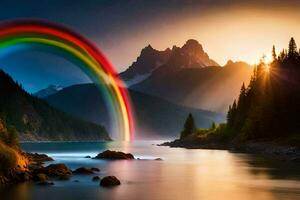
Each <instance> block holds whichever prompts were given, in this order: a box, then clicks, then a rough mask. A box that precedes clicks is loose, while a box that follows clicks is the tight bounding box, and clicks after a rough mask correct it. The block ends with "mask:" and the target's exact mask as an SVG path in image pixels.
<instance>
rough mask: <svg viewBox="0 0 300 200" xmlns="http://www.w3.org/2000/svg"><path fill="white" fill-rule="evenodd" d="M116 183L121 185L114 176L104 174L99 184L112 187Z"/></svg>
mask: <svg viewBox="0 0 300 200" xmlns="http://www.w3.org/2000/svg"><path fill="white" fill-rule="evenodd" d="M117 185H121V182H120V181H119V179H117V178H116V177H115V176H106V177H104V178H103V179H101V181H100V186H102V187H113V186H117Z"/></svg>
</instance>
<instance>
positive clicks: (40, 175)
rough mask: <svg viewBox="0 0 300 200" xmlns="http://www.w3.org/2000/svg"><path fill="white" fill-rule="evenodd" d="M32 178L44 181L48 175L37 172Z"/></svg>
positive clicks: (47, 178)
mask: <svg viewBox="0 0 300 200" xmlns="http://www.w3.org/2000/svg"><path fill="white" fill-rule="evenodd" d="M33 180H34V181H37V182H46V181H48V180H49V177H48V176H47V175H46V174H43V173H38V174H36V175H34V176H33Z"/></svg>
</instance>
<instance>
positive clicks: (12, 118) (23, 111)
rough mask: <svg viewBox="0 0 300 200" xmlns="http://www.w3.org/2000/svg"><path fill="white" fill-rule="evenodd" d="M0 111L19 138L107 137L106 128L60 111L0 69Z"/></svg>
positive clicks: (90, 138) (98, 138)
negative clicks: (24, 88) (31, 93)
mask: <svg viewBox="0 0 300 200" xmlns="http://www.w3.org/2000/svg"><path fill="white" fill-rule="evenodd" d="M0 91H1V93H0V114H1V118H3V119H4V121H5V122H6V124H7V125H8V126H13V127H15V128H16V130H17V132H18V133H19V137H20V139H21V140H92V139H97V140H108V139H110V138H109V136H108V134H107V132H106V130H105V128H104V127H102V126H100V125H96V124H94V123H90V122H86V121H82V120H80V119H78V118H75V117H72V116H71V115H69V114H66V113H64V112H62V111H59V110H57V109H55V108H53V107H51V106H49V105H48V104H47V102H45V101H43V100H40V99H38V98H36V97H33V96H31V95H30V94H28V93H27V92H26V91H25V90H23V89H22V86H21V85H20V84H18V83H16V82H15V81H14V80H13V79H12V78H11V77H10V76H9V75H8V74H6V73H5V72H4V71H2V70H0Z"/></svg>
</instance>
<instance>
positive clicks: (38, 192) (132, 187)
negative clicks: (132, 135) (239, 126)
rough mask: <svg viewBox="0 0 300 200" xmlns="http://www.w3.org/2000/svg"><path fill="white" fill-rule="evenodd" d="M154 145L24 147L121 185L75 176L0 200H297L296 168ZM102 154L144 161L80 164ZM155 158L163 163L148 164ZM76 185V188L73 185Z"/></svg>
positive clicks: (298, 170) (239, 156) (299, 191)
mask: <svg viewBox="0 0 300 200" xmlns="http://www.w3.org/2000/svg"><path fill="white" fill-rule="evenodd" d="M152 143H154V142H153V141H151V142H136V143H115V142H109V143H105V144H103V143H88V144H86V143H82V144H80V143H76V144H72V143H67V144H42V145H41V144H40V145H25V146H24V148H25V149H27V150H30V151H36V152H44V153H49V154H50V155H51V156H53V157H54V159H55V160H56V161H55V162H64V163H66V164H67V165H68V166H69V167H70V168H72V169H75V168H77V167H80V166H94V167H99V168H100V169H101V172H100V173H99V175H100V176H106V175H115V176H117V177H118V178H119V179H120V180H121V182H122V185H121V186H119V187H116V188H112V189H106V188H100V187H99V185H98V183H95V182H92V181H91V176H75V177H73V178H72V179H71V181H67V182H55V185H54V186H52V187H38V186H31V185H30V184H22V185H19V186H17V187H13V188H10V190H12V191H13V192H9V190H5V191H4V192H3V191H2V192H1V191H0V195H1V199H2V197H4V198H3V199H9V200H11V199H12V200H14V199H20V200H28V199H34V200H35V199H37V200H40V199H43V200H48V199H63V200H68V199H75V200H77V199H78V200H79V199H89V200H93V199H118V200H119V199H124V200H125V199H126V200H127V199H132V200H134V199H139V200H140V199H146V200H147V199H151V200H153V199H154V200H155V199H172V200H176V199H206V200H210V199H233V200H234V199H243V200H248V199H249V200H250V199H251V200H253V198H255V199H256V200H259V199H263V200H274V199H300V181H299V180H300V176H299V173H300V167H299V164H296V163H282V162H276V161H274V160H268V159H263V158H260V157H257V156H253V155H248V154H239V153H231V152H228V151H219V150H187V149H179V148H168V147H157V146H155V145H151V144H152ZM105 149H113V150H121V151H125V152H131V153H133V154H134V155H135V156H136V157H140V158H146V159H148V160H134V161H126V160H125V161H99V160H93V159H86V158H84V156H85V155H92V156H93V155H96V154H97V153H98V152H100V151H102V150H105ZM157 157H161V158H163V159H164V160H163V161H154V160H150V159H153V158H157ZM74 179H78V180H79V181H80V182H79V183H74V182H73V180H74ZM45 194H47V195H45ZM3 195H5V196H3Z"/></svg>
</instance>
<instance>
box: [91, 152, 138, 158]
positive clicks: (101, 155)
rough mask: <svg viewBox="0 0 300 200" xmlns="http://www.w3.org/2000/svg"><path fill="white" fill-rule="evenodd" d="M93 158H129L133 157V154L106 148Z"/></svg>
mask: <svg viewBox="0 0 300 200" xmlns="http://www.w3.org/2000/svg"><path fill="white" fill-rule="evenodd" d="M94 159H107V160H131V159H134V156H133V155H132V154H130V153H123V152H120V151H110V150H106V151H103V152H102V153H99V154H98V155H97V156H96V157H95V158H94Z"/></svg>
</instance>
